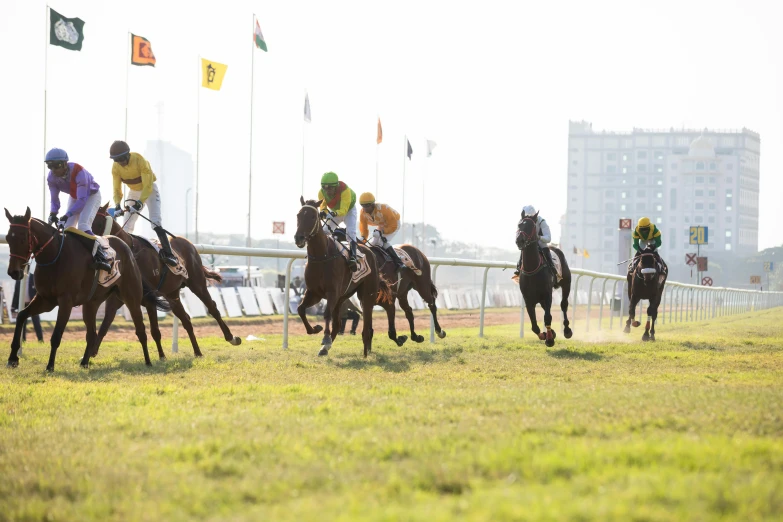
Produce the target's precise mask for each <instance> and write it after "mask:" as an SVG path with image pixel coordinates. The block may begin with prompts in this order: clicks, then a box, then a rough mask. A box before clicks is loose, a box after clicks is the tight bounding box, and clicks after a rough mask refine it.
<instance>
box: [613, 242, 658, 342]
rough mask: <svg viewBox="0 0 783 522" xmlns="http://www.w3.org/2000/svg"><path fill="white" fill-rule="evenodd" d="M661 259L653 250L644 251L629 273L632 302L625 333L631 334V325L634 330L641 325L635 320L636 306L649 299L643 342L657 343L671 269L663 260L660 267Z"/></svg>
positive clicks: (629, 292)
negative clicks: (659, 314)
mask: <svg viewBox="0 0 783 522" xmlns="http://www.w3.org/2000/svg"><path fill="white" fill-rule="evenodd" d="M659 259H660V258H659V257H658V256H656V255H655V253H654V251H653V250H650V249H645V250H642V251H641V253H640V255H639V259H638V261H637V262H636V263H635V265H636V266H634V265H631V267H630V270H629V271H628V276H627V280H628V299H629V300H630V301H631V303H630V307H629V310H628V320H627V321H626V322H625V329H624V330H623V332H625V333H631V325H633V326H634V328H636V327H638V326H639V325H640V324H641V323H640V322H639V321H635V320H634V316H635V315H636V305H637V304H638V303H639V301H641V300H642V299H647V300H648V301H649V302H650V304H649V306H648V307H647V323H646V324H645V326H644V335H642V341H655V321H656V320H657V319H658V305H660V304H661V297H663V289H664V288H665V286H666V278H667V277H668V274H669V269H668V268H667V266H666V263H664V262H663V259H660V262H661V266H660V267H659V266H658V262H657V260H659Z"/></svg>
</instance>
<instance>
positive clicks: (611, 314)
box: [609, 279, 623, 330]
mask: <svg viewBox="0 0 783 522" xmlns="http://www.w3.org/2000/svg"><path fill="white" fill-rule="evenodd" d="M619 282H620V281H619V280H617V279H615V280H614V286H613V287H612V306H611V308H610V309H609V329H610V330H612V329H613V328H614V296H616V295H617V283H619ZM622 300H623V296H620V301H621V302H622ZM622 308H623V307H622V306H621V307H620V310H622Z"/></svg>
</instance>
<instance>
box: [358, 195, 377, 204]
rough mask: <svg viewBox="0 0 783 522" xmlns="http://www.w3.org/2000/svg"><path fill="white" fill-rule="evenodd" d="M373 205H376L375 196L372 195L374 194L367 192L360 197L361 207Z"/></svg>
mask: <svg viewBox="0 0 783 522" xmlns="http://www.w3.org/2000/svg"><path fill="white" fill-rule="evenodd" d="M373 203H375V196H373V195H372V192H365V193H364V194H362V195H361V196H359V204H360V205H372V204H373Z"/></svg>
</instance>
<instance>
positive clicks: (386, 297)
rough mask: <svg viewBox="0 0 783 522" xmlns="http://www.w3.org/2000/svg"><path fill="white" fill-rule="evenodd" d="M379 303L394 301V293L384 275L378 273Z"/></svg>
mask: <svg viewBox="0 0 783 522" xmlns="http://www.w3.org/2000/svg"><path fill="white" fill-rule="evenodd" d="M376 302H377V303H389V304H392V303H394V295H393V294H392V289H391V286H390V285H389V282H388V281H387V280H386V278H385V277H383V275H381V274H378V299H377V300H376Z"/></svg>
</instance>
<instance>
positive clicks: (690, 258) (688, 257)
mask: <svg viewBox="0 0 783 522" xmlns="http://www.w3.org/2000/svg"><path fill="white" fill-rule="evenodd" d="M685 264H686V265H688V266H694V265H695V264H696V254H685Z"/></svg>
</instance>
